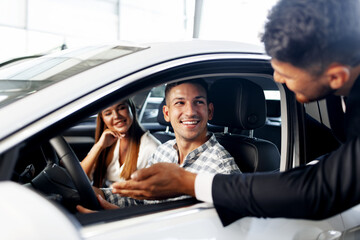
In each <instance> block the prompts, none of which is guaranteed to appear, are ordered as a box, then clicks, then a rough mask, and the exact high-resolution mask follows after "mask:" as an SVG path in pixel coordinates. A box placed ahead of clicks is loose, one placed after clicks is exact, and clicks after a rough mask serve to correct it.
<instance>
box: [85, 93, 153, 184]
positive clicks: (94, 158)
mask: <svg viewBox="0 0 360 240" xmlns="http://www.w3.org/2000/svg"><path fill="white" fill-rule="evenodd" d="M158 145H160V142H159V141H158V140H157V139H156V138H155V137H154V136H152V135H151V134H150V133H149V132H145V131H144V130H143V128H142V127H141V126H140V124H139V122H138V120H137V116H136V109H135V104H134V103H133V101H132V100H130V99H128V100H124V101H122V102H120V103H117V104H114V105H112V106H110V107H108V108H106V109H104V110H103V111H101V112H100V113H99V114H98V116H97V124H96V130H95V144H94V146H93V147H92V148H91V150H90V152H89V153H88V155H87V156H86V157H85V159H84V160H83V161H82V162H81V166H82V168H83V169H84V171H85V173H86V175H87V176H88V177H89V178H90V179H91V180H93V185H94V186H96V187H103V186H109V185H110V184H111V183H113V182H115V181H123V180H127V179H129V178H130V175H131V174H132V173H133V172H134V171H135V170H136V169H140V168H144V167H145V166H146V165H147V159H148V157H149V156H150V155H151V154H152V152H153V151H154V150H155V149H156V148H157V146H158Z"/></svg>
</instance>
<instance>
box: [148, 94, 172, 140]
mask: <svg viewBox="0 0 360 240" xmlns="http://www.w3.org/2000/svg"><path fill="white" fill-rule="evenodd" d="M164 105H166V102H165V98H164V99H163V100H162V101H161V103H160V105H159V111H158V115H157V121H158V123H159V124H160V125H163V126H166V129H165V131H156V132H153V133H152V135H153V136H155V137H156V138H157V139H158V140H159V141H160V142H161V143H164V142H167V141H168V140H171V139H174V138H175V134H174V133H173V132H172V131H171V130H170V129H171V124H170V122H167V121H165V119H164V114H163V106H164Z"/></svg>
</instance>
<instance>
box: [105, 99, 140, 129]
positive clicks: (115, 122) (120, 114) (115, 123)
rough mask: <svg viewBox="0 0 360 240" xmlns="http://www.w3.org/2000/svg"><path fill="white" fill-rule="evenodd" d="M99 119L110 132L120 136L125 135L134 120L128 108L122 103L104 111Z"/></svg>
mask: <svg viewBox="0 0 360 240" xmlns="http://www.w3.org/2000/svg"><path fill="white" fill-rule="evenodd" d="M101 117H102V119H103V121H104V123H105V125H106V126H107V127H108V128H109V129H110V130H111V131H114V132H118V133H120V134H126V133H127V132H128V131H129V129H130V127H131V124H132V123H133V120H134V116H133V114H132V112H131V109H130V106H129V105H128V104H127V103H126V102H124V101H123V102H120V103H117V104H114V105H112V106H110V107H108V108H106V109H104V110H103V111H102V112H101Z"/></svg>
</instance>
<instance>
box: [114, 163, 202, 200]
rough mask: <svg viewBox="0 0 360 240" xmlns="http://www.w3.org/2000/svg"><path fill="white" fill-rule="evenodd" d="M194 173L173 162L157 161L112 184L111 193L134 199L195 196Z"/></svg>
mask: <svg viewBox="0 0 360 240" xmlns="http://www.w3.org/2000/svg"><path fill="white" fill-rule="evenodd" d="M195 178H196V174H194V173H191V172H188V171H186V170H184V169H183V168H181V167H179V166H178V165H177V164H175V163H157V164H154V165H152V166H150V167H148V168H143V169H140V170H138V171H136V172H134V173H133V174H132V175H131V180H129V181H126V182H117V183H114V184H113V185H112V187H113V193H118V194H120V195H121V196H126V197H131V198H135V199H165V198H169V197H176V196H180V195H190V196H195V191H194V183H195Z"/></svg>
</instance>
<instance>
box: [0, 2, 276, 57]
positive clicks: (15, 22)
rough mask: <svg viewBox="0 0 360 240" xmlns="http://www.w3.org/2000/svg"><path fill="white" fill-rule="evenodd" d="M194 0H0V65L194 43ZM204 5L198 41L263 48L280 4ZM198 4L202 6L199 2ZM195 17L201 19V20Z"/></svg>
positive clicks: (212, 3)
mask: <svg viewBox="0 0 360 240" xmlns="http://www.w3.org/2000/svg"><path fill="white" fill-rule="evenodd" d="M195 1H196V0H1V1H0V36H1V37H0V62H3V61H5V60H8V59H11V58H14V57H19V56H24V55H32V54H38V53H44V52H48V51H51V50H58V49H59V48H60V46H61V45H62V44H64V43H65V44H66V45H67V46H68V47H76V46H79V45H84V44H92V43H99V42H113V41H118V40H125V41H135V42H140V43H141V42H153V41H176V40H187V39H191V38H192V35H193V26H194V12H195ZM197 1H199V2H202V6H203V7H202V14H200V16H201V20H200V25H199V26H200V31H199V35H198V37H199V38H201V39H222V40H235V41H243V42H250V43H255V44H260V41H259V38H258V33H259V32H260V29H261V28H262V25H263V23H264V21H265V16H266V14H267V11H268V9H269V8H270V7H271V6H272V5H273V4H274V3H275V2H276V0H197ZM199 2H198V3H199ZM200 16H198V15H197V17H200Z"/></svg>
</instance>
